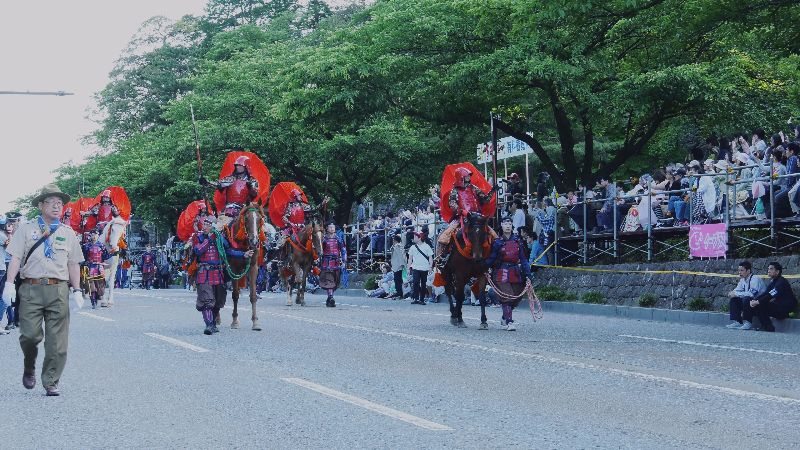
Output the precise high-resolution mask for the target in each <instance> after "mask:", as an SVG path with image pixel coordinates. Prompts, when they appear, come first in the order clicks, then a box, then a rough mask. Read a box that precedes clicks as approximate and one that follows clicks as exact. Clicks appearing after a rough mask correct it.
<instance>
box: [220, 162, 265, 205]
mask: <svg viewBox="0 0 800 450" xmlns="http://www.w3.org/2000/svg"><path fill="white" fill-rule="evenodd" d="M240 156H246V157H247V158H248V161H247V164H248V166H247V170H248V172H250V175H251V176H252V177H253V178H255V179H256V180H257V181H258V198H256V201H258V202H259V203H261V204H262V205H265V204H267V199H269V181H270V175H269V169H267V166H265V165H264V162H263V161H261V158H259V157H258V155H256V154H255V153H252V152H241V151H237V152H230V153H228V156H227V157H225V163H224V164H223V165H222V170H220V172H219V178H220V179H222V178H225V177H228V176H230V175H231V174H233V169H234V167H233V163H234V162H235V161H236V159H237V158H239V157H240ZM214 205H215V206H216V207H217V211H218V212H220V211H223V210H225V194H223V193H222V192H221V191H219V190H217V191H216V192H214Z"/></svg>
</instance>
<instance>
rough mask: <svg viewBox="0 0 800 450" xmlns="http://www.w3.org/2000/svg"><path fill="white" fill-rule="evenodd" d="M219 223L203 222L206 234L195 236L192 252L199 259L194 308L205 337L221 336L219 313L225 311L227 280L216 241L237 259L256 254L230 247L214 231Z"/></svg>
mask: <svg viewBox="0 0 800 450" xmlns="http://www.w3.org/2000/svg"><path fill="white" fill-rule="evenodd" d="M215 223H216V219H215V218H214V217H213V216H206V217H205V218H203V231H202V232H201V233H199V234H197V235H196V237H195V240H194V242H193V246H192V251H193V252H194V254H195V255H196V256H197V262H198V267H197V277H196V279H195V286H196V289H197V303H196V304H195V307H196V308H197V310H198V311H200V313H201V314H202V315H203V321H204V322H205V324H206V329H205V330H204V331H203V333H204V334H206V335H210V334H212V333H218V332H219V330H218V329H217V321H216V319H217V317H218V316H219V311H220V310H221V309H222V308H224V307H225V297H226V296H227V295H228V292H227V291H226V290H225V277H224V273H223V270H224V268H223V266H222V264H223V262H222V257H221V256H220V254H219V249H218V247H217V241H218V240H219V241H220V242H221V243H222V246H223V248H224V250H225V253H226V254H227V255H228V256H231V257H234V258H249V257H251V256H253V250H248V251H247V252H242V251H239V250H236V249H234V248H232V247H231V245H230V243H229V242H228V240H227V239H226V238H225V237H224V236H221V235H220V234H219V231H217V230H215V229H214V224H215Z"/></svg>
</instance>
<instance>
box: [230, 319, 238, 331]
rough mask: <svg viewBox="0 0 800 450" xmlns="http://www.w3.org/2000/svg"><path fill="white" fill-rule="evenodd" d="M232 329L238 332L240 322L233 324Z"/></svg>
mask: <svg viewBox="0 0 800 450" xmlns="http://www.w3.org/2000/svg"><path fill="white" fill-rule="evenodd" d="M231 329H232V330H238V329H239V321H238V320H236V321H234V322H232V323H231Z"/></svg>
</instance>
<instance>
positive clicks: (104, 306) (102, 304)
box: [100, 302, 108, 308]
mask: <svg viewBox="0 0 800 450" xmlns="http://www.w3.org/2000/svg"><path fill="white" fill-rule="evenodd" d="M100 307H101V308H108V303H106V302H102V303H100Z"/></svg>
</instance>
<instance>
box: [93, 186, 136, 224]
mask: <svg viewBox="0 0 800 450" xmlns="http://www.w3.org/2000/svg"><path fill="white" fill-rule="evenodd" d="M106 190H109V191H111V202H112V203H114V206H116V207H117V209H118V210H119V215H120V217H122V218H123V219H124V220H125V221H128V220H131V201H130V200H129V199H128V193H127V192H125V189H124V188H122V187H120V186H111V187H107V188H106V189H103V191H106ZM102 199H103V192H102V191H101V192H100V193H99V194H97V197H95V199H94V203H93V205H92V206H94V205H96V204H98V203H100V201H101V200H102Z"/></svg>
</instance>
